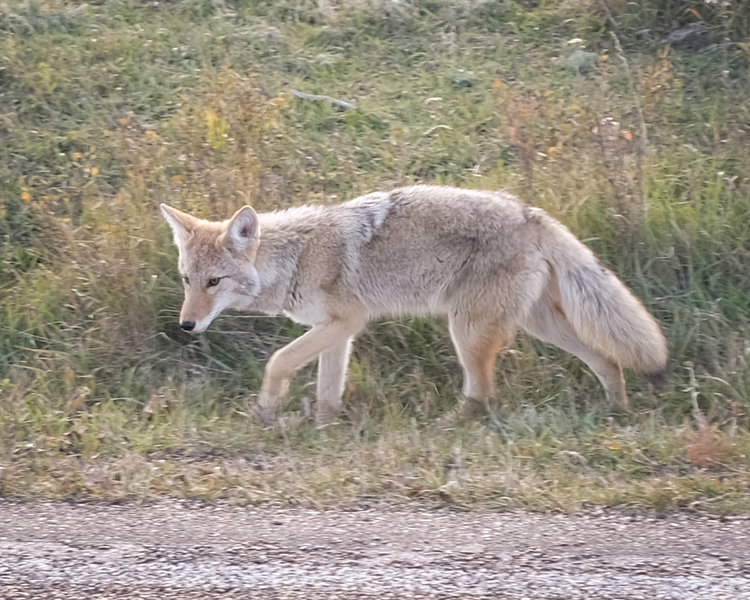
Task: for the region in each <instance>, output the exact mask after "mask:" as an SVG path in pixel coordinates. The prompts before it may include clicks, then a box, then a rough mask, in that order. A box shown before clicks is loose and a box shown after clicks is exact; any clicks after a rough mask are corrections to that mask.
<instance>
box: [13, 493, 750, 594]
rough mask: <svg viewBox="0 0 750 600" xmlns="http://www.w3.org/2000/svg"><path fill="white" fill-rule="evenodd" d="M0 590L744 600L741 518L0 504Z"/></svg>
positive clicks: (747, 542)
mask: <svg viewBox="0 0 750 600" xmlns="http://www.w3.org/2000/svg"><path fill="white" fill-rule="evenodd" d="M0 597H2V598H35V599H43V598H71V597H75V598H80V599H88V598H97V599H99V598H101V599H104V598H142V599H148V598H159V599H160V600H169V599H172V598H175V599H176V598H185V599H192V598H196V599H197V598H205V599H211V598H249V599H253V598H290V599H292V598H295V599H296V598H299V599H302V598H305V599H313V600H314V599H317V598H320V599H323V598H331V599H335V598H352V599H353V598H365V599H366V598H385V599H387V598H415V599H420V598H445V599H448V598H473V599H484V598H487V599H489V598H494V599H508V600H510V599H513V600H520V599H522V598H527V599H530V600H538V599H563V598H564V599H574V598H575V599H592V600H593V599H596V600H608V599H613V600H614V599H618V600H625V599H636V598H644V599H646V598H648V599H674V600H678V599H679V600H690V599H695V600H711V599H723V598H727V599H729V598H731V599H733V600H734V599H737V600H741V599H749V600H750V518H748V517H725V518H722V519H719V518H714V517H708V516H700V515H695V514H667V515H661V516H660V515H655V514H650V515H644V514H626V513H623V512H617V511H600V512H590V513H585V514H575V515H566V514H540V513H526V512H510V513H494V512H489V511H481V510H478V511H471V512H458V511H450V510H445V509H441V510H429V509H426V508H394V507H382V506H376V507H367V508H361V509H356V510H352V509H349V510H342V509H339V510H325V511H318V510H312V509H306V508H299V507H270V506H261V507H236V506H230V505H208V504H203V503H193V502H185V501H160V502H157V503H151V504H143V505H139V504H118V505H104V504H72V503H63V502H15V501H9V500H0Z"/></svg>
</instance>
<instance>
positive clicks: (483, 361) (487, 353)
mask: <svg viewBox="0 0 750 600" xmlns="http://www.w3.org/2000/svg"><path fill="white" fill-rule="evenodd" d="M448 324H449V330H450V334H451V339H452V340H453V345H454V346H455V348H456V353H457V354H458V360H459V362H460V363H461V366H462V367H463V372H464V384H463V395H464V396H465V397H466V398H468V399H470V400H474V401H476V402H479V403H481V404H482V405H483V406H484V407H485V409H487V410H489V406H490V398H493V397H494V396H495V363H496V361H497V355H498V354H499V353H500V350H502V349H503V348H505V347H506V346H507V345H508V343H509V342H510V340H511V339H512V338H513V335H512V333H509V332H507V331H504V330H503V328H501V327H499V326H498V325H497V324H496V323H491V322H486V321H473V320H472V319H471V318H470V316H466V315H461V314H458V315H453V316H451V317H450V318H449V323H448Z"/></svg>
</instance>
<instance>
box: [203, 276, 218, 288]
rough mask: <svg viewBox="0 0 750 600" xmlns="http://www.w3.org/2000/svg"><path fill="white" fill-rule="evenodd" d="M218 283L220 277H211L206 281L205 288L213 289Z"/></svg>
mask: <svg viewBox="0 0 750 600" xmlns="http://www.w3.org/2000/svg"><path fill="white" fill-rule="evenodd" d="M219 281H221V277H212V278H211V279H209V280H208V285H207V286H206V287H214V286H215V285H219Z"/></svg>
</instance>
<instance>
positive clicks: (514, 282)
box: [161, 186, 667, 421]
mask: <svg viewBox="0 0 750 600" xmlns="http://www.w3.org/2000/svg"><path fill="white" fill-rule="evenodd" d="M161 209H162V212H163V214H164V217H165V218H166V220H167V221H168V222H169V225H170V226H171V228H172V231H173V234H174V240H175V243H176V244H177V247H178V249H179V270H180V273H181V275H182V279H183V281H184V284H185V300H184V304H183V306H182V311H181V313H180V325H181V327H182V328H183V329H185V330H187V331H193V332H200V331H203V330H205V329H206V327H208V325H209V323H211V321H212V320H213V319H214V318H215V317H216V316H217V315H218V314H219V313H220V312H221V311H222V310H224V309H225V308H234V309H239V310H252V311H259V312H263V313H267V314H282V313H283V314H285V315H287V316H289V317H290V318H292V319H294V320H295V321H298V322H300V323H304V324H306V325H309V326H311V328H310V330H309V331H307V333H305V334H304V335H302V336H301V337H299V338H297V339H296V340H294V341H293V342H292V343H290V344H289V345H287V346H285V347H283V348H281V349H280V350H278V351H277V352H275V353H274V354H273V356H272V357H271V359H270V360H269V361H268V364H267V365H266V371H265V376H264V379H263V385H262V386H261V390H260V394H259V397H258V404H257V412H258V415H259V416H260V418H261V419H262V420H265V421H269V420H271V419H273V417H274V414H275V410H276V408H277V406H278V404H279V402H280V400H281V398H282V397H283V396H284V394H285V392H286V390H287V387H288V383H289V379H290V377H291V376H292V375H293V374H294V373H295V371H297V370H298V369H299V368H301V367H302V366H303V365H305V364H307V363H309V362H311V361H313V360H315V359H318V380H317V404H316V418H317V419H318V420H319V421H326V420H330V419H332V418H335V417H336V415H337V414H338V413H339V411H340V409H341V396H342V393H343V389H344V381H345V375H346V371H347V364H348V359H349V350H350V347H351V342H352V339H353V337H354V336H355V335H356V334H357V333H358V332H359V331H360V330H361V329H362V328H363V327H364V325H365V323H367V321H368V320H370V319H372V318H375V317H379V316H381V315H403V314H411V315H415V314H419V315H446V316H447V318H448V324H449V329H450V335H451V338H452V340H453V344H454V346H455V348H456V352H457V354H458V358H459V361H460V363H461V366H462V368H463V374H464V384H463V394H464V395H465V396H466V397H467V398H470V399H473V400H476V401H479V402H481V403H484V404H488V402H489V399H490V398H492V397H493V395H494V378H495V377H494V375H495V360H496V358H497V355H498V353H499V352H500V351H501V350H502V349H503V348H505V347H506V346H507V345H508V344H509V343H510V342H511V341H512V340H513V338H514V336H515V333H516V331H517V330H518V329H523V330H525V331H526V332H528V333H530V334H531V335H533V336H535V337H537V338H539V339H541V340H544V341H545V342H549V343H552V344H555V345H556V346H559V347H560V348H562V349H564V350H566V351H568V352H570V353H572V354H574V355H576V356H578V357H579V358H581V359H582V360H583V361H584V362H585V363H586V364H587V365H588V366H589V367H590V368H591V370H592V371H593V372H594V373H595V374H596V376H597V377H598V378H599V380H600V381H601V383H602V385H603V386H604V389H605V391H606V393H607V396H608V398H609V399H610V400H612V401H616V402H620V403H622V404H626V403H627V396H626V393H625V385H624V380H623V375H622V367H627V368H630V369H633V370H634V371H638V372H641V373H645V374H647V375H651V376H658V375H660V374H661V373H663V372H664V369H665V366H666V363H667V344H666V340H665V339H664V336H663V335H662V333H661V330H660V328H659V325H658V324H657V322H656V321H655V320H654V318H653V317H652V316H651V315H650V314H649V313H648V311H647V310H646V309H645V308H644V306H643V305H642V304H641V302H640V301H639V300H638V299H636V297H635V296H634V295H633V294H632V293H631V292H630V291H629V290H628V289H627V288H626V287H625V285H624V284H623V283H622V282H621V281H620V280H619V279H618V278H617V277H616V276H615V275H614V273H612V271H610V270H609V269H607V268H606V267H604V266H603V265H602V264H601V263H600V262H599V260H598V259H597V258H596V256H594V254H593V253H592V252H591V250H589V249H588V248H587V247H586V246H585V245H584V244H582V243H581V242H580V241H578V240H577V239H576V237H575V236H574V235H573V234H572V233H571V232H570V231H569V230H568V229H567V228H566V227H565V226H564V225H562V224H561V223H559V222H558V221H556V220H555V219H553V218H552V217H550V216H549V215H547V214H546V213H545V212H544V211H543V210H541V209H538V208H531V207H529V206H526V205H525V204H523V203H522V202H520V201H519V200H518V199H516V198H515V197H513V196H511V195H509V194H506V193H502V192H489V191H478V190H465V189H457V188H450V187H436V186H414V187H407V188H400V189H395V190H393V191H390V192H376V193H372V194H368V195H366V196H362V197H360V198H357V199H355V200H351V201H349V202H345V203H342V204H339V205H335V206H302V207H298V208H290V209H287V210H282V211H276V212H270V213H256V212H255V211H254V210H253V209H252V208H251V207H249V206H245V207H243V208H241V209H240V210H238V211H237V212H236V213H235V214H234V216H232V217H231V218H230V219H228V220H226V221H221V222H213V221H204V220H201V219H198V218H195V217H193V216H191V215H188V214H186V213H184V212H180V211H178V210H176V209H174V208H171V207H169V206H167V205H165V204H162V205H161Z"/></svg>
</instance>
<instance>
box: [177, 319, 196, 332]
mask: <svg viewBox="0 0 750 600" xmlns="http://www.w3.org/2000/svg"><path fill="white" fill-rule="evenodd" d="M180 327H182V328H183V329H184V330H185V331H192V330H193V329H195V321H183V322H182V323H180Z"/></svg>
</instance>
